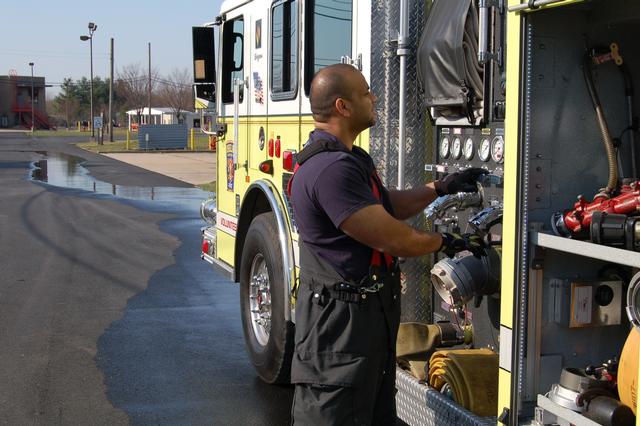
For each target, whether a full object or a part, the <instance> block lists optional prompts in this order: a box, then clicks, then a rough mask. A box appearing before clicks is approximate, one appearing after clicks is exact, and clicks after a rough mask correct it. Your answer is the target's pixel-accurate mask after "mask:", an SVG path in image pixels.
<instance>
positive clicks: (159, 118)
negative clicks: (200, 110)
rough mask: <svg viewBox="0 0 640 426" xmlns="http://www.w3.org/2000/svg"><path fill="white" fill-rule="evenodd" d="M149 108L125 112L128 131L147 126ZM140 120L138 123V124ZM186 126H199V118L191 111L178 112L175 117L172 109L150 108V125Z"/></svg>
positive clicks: (189, 127)
mask: <svg viewBox="0 0 640 426" xmlns="http://www.w3.org/2000/svg"><path fill="white" fill-rule="evenodd" d="M148 111H149V108H147V107H145V108H142V109H139V110H138V109H132V110H129V111H127V119H128V127H129V130H135V129H137V128H138V125H139V124H140V125H143V126H144V125H145V124H147V120H148V115H149V112H148ZM138 120H140V123H138ZM182 123H184V124H186V125H187V128H188V129H191V128H192V127H199V126H200V116H199V115H198V114H196V113H195V112H191V111H180V118H178V117H177V115H176V113H175V110H174V109H173V108H151V124H182Z"/></svg>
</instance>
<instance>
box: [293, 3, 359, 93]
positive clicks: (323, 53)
mask: <svg viewBox="0 0 640 426" xmlns="http://www.w3.org/2000/svg"><path fill="white" fill-rule="evenodd" d="M352 20H353V0H341V1H337V0H312V1H310V2H309V3H308V4H307V7H306V11H305V46H306V52H305V57H304V69H305V73H304V74H305V77H304V91H305V94H307V96H308V95H309V87H310V86H311V80H312V79H313V76H314V75H315V73H316V72H318V71H319V70H320V68H324V67H326V66H327V65H332V64H337V63H340V58H341V57H342V56H349V57H351V56H352V54H351V28H352Z"/></svg>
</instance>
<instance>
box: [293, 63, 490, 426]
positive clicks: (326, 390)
mask: <svg viewBox="0 0 640 426" xmlns="http://www.w3.org/2000/svg"><path fill="white" fill-rule="evenodd" d="M309 98H310V102H311V110H312V112H313V119H314V122H315V130H314V131H313V132H311V133H310V135H309V142H308V143H307V144H306V146H305V148H304V149H303V150H302V151H301V152H300V154H299V156H298V169H297V170H296V172H295V174H294V177H293V179H292V181H291V185H290V187H289V191H290V195H291V200H292V205H293V213H294V217H295V221H296V224H297V226H298V231H299V236H300V238H299V246H300V262H301V269H300V283H299V288H298V293H297V303H296V334H295V351H294V355H293V361H292V366H291V379H292V382H293V383H294V384H295V385H296V389H295V396H294V401H293V407H292V417H293V422H294V424H296V425H342V424H354V425H371V424H395V421H396V408H395V396H394V395H395V343H396V336H397V331H398V326H399V322H400V271H399V268H398V264H397V259H396V257H397V256H401V257H408V256H421V255H424V254H427V253H434V252H437V251H443V252H445V253H446V254H448V255H453V254H454V253H456V252H458V251H462V250H470V251H471V252H472V253H474V255H476V256H481V255H483V254H484V248H485V243H484V242H483V240H482V239H481V238H480V237H478V236H476V235H471V234H466V235H462V236H461V235H451V234H439V233H432V232H422V231H419V230H417V229H414V228H412V227H410V226H408V225H407V224H405V223H404V222H402V221H403V220H405V219H408V218H410V217H412V216H414V215H416V214H417V213H419V212H421V211H423V210H424V208H425V207H426V206H427V205H428V204H429V203H431V202H432V201H433V200H435V199H436V197H438V196H442V195H446V194H451V193H455V192H459V191H477V184H476V181H477V179H478V178H479V177H480V176H481V175H482V174H484V173H486V171H485V170H483V169H467V170H464V171H462V172H459V173H454V174H450V175H448V176H446V177H445V178H444V179H442V180H439V181H435V182H432V183H429V184H427V185H424V186H420V187H418V188H413V189H410V190H404V191H394V190H391V191H389V190H387V189H385V188H384V186H383V185H382V183H381V181H380V179H379V177H378V175H377V173H376V171H375V167H374V165H373V161H372V159H371V157H370V156H369V155H368V154H367V153H366V152H365V151H364V150H362V149H361V148H359V147H357V146H354V145H353V142H354V140H355V139H356V137H357V136H358V135H359V134H360V132H362V131H363V130H365V129H367V128H369V127H371V126H373V125H374V124H375V120H376V118H375V111H374V105H375V101H376V97H375V96H374V95H373V93H371V91H370V90H369V86H368V84H367V82H366V80H365V78H364V76H363V75H362V74H361V73H360V72H359V71H358V70H356V69H355V68H354V67H352V66H350V65H345V64H337V65H332V66H329V67H326V68H323V69H322V70H320V71H319V72H318V73H317V74H316V76H315V77H314V79H313V81H312V83H311V91H310V96H309Z"/></svg>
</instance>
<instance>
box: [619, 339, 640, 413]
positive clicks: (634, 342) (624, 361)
mask: <svg viewBox="0 0 640 426" xmlns="http://www.w3.org/2000/svg"><path fill="white" fill-rule="evenodd" d="M639 347H640V331H638V328H637V327H633V328H632V329H631V332H630V333H629V337H627V341H626V342H625V344H624V348H623V349H622V355H620V364H619V365H618V393H619V394H620V401H622V403H623V404H625V405H627V406H629V407H630V408H631V410H632V411H633V414H636V415H637V413H636V404H637V396H638V394H637V392H638V350H639V349H640V348H639Z"/></svg>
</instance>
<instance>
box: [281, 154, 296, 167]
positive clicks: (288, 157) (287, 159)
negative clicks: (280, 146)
mask: <svg viewBox="0 0 640 426" xmlns="http://www.w3.org/2000/svg"><path fill="white" fill-rule="evenodd" d="M294 153H295V151H291V150H288V149H287V150H285V151H283V152H282V168H283V169H285V170H286V171H288V172H293V167H294V164H293V154H294Z"/></svg>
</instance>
